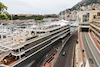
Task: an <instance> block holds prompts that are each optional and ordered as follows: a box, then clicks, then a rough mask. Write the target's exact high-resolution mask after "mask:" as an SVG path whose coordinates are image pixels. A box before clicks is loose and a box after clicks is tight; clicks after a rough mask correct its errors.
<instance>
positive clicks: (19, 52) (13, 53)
mask: <svg viewBox="0 0 100 67" xmlns="http://www.w3.org/2000/svg"><path fill="white" fill-rule="evenodd" d="M24 51H25V50H24V49H23V50H21V51H18V52H17V51H12V52H11V53H12V55H14V56H20V55H23V54H24V53H25V52H24Z"/></svg>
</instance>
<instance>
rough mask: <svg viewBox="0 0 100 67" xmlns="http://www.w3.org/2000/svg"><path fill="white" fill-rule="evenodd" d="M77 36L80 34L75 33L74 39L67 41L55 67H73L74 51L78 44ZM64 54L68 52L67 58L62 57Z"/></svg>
mask: <svg viewBox="0 0 100 67" xmlns="http://www.w3.org/2000/svg"><path fill="white" fill-rule="evenodd" d="M77 34H78V33H77V32H76V33H74V34H73V35H72V37H71V38H70V39H69V40H68V41H67V43H66V45H65V47H64V48H63V50H62V51H61V53H60V55H59V57H58V60H57V62H56V63H55V66H54V67H71V66H72V64H73V63H72V59H73V50H74V47H75V44H76V39H77V38H78V36H77ZM63 52H66V55H65V56H62V53H63Z"/></svg>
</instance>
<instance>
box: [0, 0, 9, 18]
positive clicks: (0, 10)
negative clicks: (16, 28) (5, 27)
mask: <svg viewBox="0 0 100 67" xmlns="http://www.w3.org/2000/svg"><path fill="white" fill-rule="evenodd" d="M8 15H9V14H8V12H7V6H5V5H4V4H3V3H1V2H0V20H8V19H9V18H8Z"/></svg>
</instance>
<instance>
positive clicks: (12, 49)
mask: <svg viewBox="0 0 100 67" xmlns="http://www.w3.org/2000/svg"><path fill="white" fill-rule="evenodd" d="M0 35H1V39H0V66H1V67H2V66H5V67H6V66H7V67H17V65H18V64H21V63H22V64H23V63H24V62H25V61H27V60H28V59H30V58H31V57H33V58H32V60H36V59H37V58H39V56H43V54H44V53H45V52H46V51H47V50H48V49H51V48H49V47H51V46H52V44H53V43H54V42H56V41H57V40H59V39H61V38H63V37H65V36H67V35H70V25H69V22H65V21H55V22H47V23H46V24H43V25H40V26H36V25H33V26H31V27H29V28H16V29H14V31H13V32H11V31H10V33H6V34H5V36H6V37H5V38H4V37H3V34H2V32H0ZM26 64H27V62H26Z"/></svg>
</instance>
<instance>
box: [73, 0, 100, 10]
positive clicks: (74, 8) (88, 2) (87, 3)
mask: <svg viewBox="0 0 100 67" xmlns="http://www.w3.org/2000/svg"><path fill="white" fill-rule="evenodd" d="M92 3H99V2H98V0H86V1H84V2H79V3H78V4H76V5H75V6H73V7H72V8H71V10H78V9H79V8H80V6H87V5H90V4H92Z"/></svg>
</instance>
